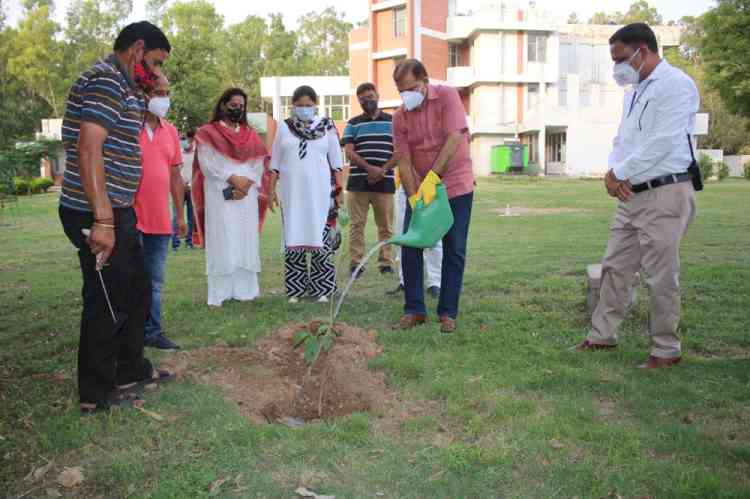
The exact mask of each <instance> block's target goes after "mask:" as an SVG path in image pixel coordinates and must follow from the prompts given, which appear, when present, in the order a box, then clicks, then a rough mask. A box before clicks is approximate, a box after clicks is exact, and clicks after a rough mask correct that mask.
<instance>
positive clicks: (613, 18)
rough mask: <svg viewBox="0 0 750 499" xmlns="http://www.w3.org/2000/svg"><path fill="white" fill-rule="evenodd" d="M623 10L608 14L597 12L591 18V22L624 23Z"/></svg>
mask: <svg viewBox="0 0 750 499" xmlns="http://www.w3.org/2000/svg"><path fill="white" fill-rule="evenodd" d="M623 17H624V16H623V14H622V12H615V13H614V14H607V13H606V12H601V11H599V12H596V13H594V15H593V16H591V19H589V24H622V19H623Z"/></svg>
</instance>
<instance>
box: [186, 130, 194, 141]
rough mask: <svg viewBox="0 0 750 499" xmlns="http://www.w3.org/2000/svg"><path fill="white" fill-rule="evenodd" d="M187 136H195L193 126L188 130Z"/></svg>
mask: <svg viewBox="0 0 750 499" xmlns="http://www.w3.org/2000/svg"><path fill="white" fill-rule="evenodd" d="M186 136H187V138H189V139H192V138H193V137H195V129H194V128H191V129H190V130H188V131H187V134H186Z"/></svg>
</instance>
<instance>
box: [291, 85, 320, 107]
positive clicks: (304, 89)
mask: <svg viewBox="0 0 750 499" xmlns="http://www.w3.org/2000/svg"><path fill="white" fill-rule="evenodd" d="M304 96H308V97H310V98H311V99H312V101H313V102H314V103H315V104H317V103H318V94H316V93H315V90H314V89H313V87H310V86H308V85H302V86H301V87H297V88H296V89H295V90H294V93H293V94H292V104H294V103H295V102H297V101H298V100H300V99H301V98H302V97H304Z"/></svg>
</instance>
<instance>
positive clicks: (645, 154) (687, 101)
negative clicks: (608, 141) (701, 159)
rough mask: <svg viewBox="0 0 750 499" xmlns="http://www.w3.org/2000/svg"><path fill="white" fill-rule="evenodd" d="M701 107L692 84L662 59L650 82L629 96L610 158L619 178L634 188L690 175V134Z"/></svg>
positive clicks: (679, 71)
mask: <svg viewBox="0 0 750 499" xmlns="http://www.w3.org/2000/svg"><path fill="white" fill-rule="evenodd" d="M699 107H700V96H699V94H698V89H697V88H696V86H695V83H694V82H693V80H692V79H691V78H690V77H689V76H688V75H687V74H685V73H684V72H683V71H681V70H679V69H677V68H675V67H673V66H671V65H670V64H669V63H668V62H667V61H665V60H662V61H661V62H660V63H659V64H658V65H657V66H656V67H655V68H654V70H653V71H652V72H651V74H650V75H649V77H648V78H646V79H645V80H643V81H642V82H641V83H640V84H638V85H636V86H634V87H633V88H631V89H630V90H628V91H627V92H626V93H625V99H624V104H623V111H622V119H621V121H620V128H619V129H618V131H617V136H616V137H615V140H614V148H613V149H612V152H611V153H610V155H609V167H610V168H612V170H613V172H614V174H615V176H616V177H617V178H618V179H620V180H625V179H628V180H630V183H631V184H633V185H635V184H640V183H643V182H646V181H648V180H651V179H654V178H657V177H662V176H664V175H669V174H672V173H684V172H686V171H687V169H688V167H689V166H690V162H691V161H692V156H691V154H690V143H689V142H688V134H690V133H692V130H693V126H694V125H695V115H696V113H697V112H698V108H699Z"/></svg>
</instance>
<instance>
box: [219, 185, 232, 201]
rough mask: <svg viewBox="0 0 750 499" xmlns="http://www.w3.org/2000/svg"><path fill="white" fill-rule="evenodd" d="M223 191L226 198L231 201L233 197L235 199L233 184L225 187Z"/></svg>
mask: <svg viewBox="0 0 750 499" xmlns="http://www.w3.org/2000/svg"><path fill="white" fill-rule="evenodd" d="M222 192H223V193H224V199H225V200H227V201H231V200H232V199H234V187H233V186H231V185H230V186H229V187H227V188H226V189H224V190H223V191H222Z"/></svg>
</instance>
